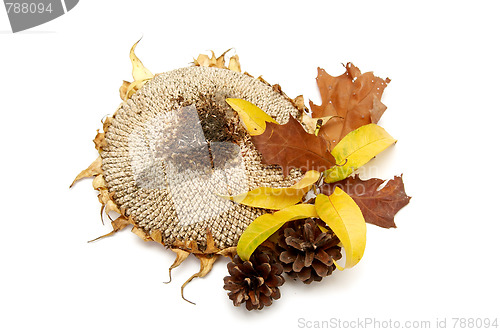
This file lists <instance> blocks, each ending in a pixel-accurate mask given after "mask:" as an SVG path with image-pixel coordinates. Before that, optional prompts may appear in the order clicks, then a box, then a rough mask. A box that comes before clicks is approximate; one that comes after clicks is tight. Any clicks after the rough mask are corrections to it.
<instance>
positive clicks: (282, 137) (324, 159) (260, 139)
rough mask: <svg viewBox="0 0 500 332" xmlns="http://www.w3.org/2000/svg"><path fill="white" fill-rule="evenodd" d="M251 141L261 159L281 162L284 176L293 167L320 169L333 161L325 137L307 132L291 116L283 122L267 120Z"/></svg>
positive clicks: (269, 161) (269, 163) (267, 161)
mask: <svg viewBox="0 0 500 332" xmlns="http://www.w3.org/2000/svg"><path fill="white" fill-rule="evenodd" d="M252 142H253V143H254V144H255V146H256V147H257V149H258V150H259V152H260V153H261V154H262V162H263V163H265V164H267V165H280V166H281V167H282V169H283V174H284V175H285V176H288V174H289V173H290V171H291V170H292V169H293V168H298V169H300V170H302V171H303V172H307V171H309V170H316V171H319V172H323V171H325V170H327V169H329V168H332V167H333V166H334V165H335V164H336V162H335V158H334V157H333V156H332V154H331V153H330V152H329V151H328V144H327V142H326V141H325V139H324V138H322V137H318V136H315V135H313V134H308V133H307V132H306V131H305V130H304V128H302V125H301V124H300V123H299V122H298V121H297V120H295V118H294V117H293V116H290V118H289V120H288V122H287V123H286V124H284V125H279V124H275V123H268V124H267V126H266V130H265V131H264V133H263V134H262V135H257V136H252Z"/></svg>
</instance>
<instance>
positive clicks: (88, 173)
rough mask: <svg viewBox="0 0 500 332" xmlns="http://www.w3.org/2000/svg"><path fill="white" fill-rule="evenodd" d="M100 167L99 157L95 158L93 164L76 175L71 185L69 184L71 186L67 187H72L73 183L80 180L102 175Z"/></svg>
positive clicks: (100, 160)
mask: <svg viewBox="0 0 500 332" xmlns="http://www.w3.org/2000/svg"><path fill="white" fill-rule="evenodd" d="M101 167H102V159H101V156H99V157H97V159H96V160H94V162H93V163H92V164H90V166H89V167H87V168H86V169H84V170H83V171H81V172H80V174H78V175H77V176H76V178H75V179H74V180H73V183H71V185H70V186H69V187H70V188H71V187H73V186H74V185H75V183H76V182H77V181H79V180H81V179H84V178H90V177H93V176H96V175H99V174H102V168H101Z"/></svg>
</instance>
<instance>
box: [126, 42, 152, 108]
mask: <svg viewBox="0 0 500 332" xmlns="http://www.w3.org/2000/svg"><path fill="white" fill-rule="evenodd" d="M140 41H141V40H140V39H139V40H138V41H137V42H136V43H135V44H134V45H133V46H132V48H131V49H130V61H131V62H132V77H133V78H134V81H133V82H132V83H131V82H128V81H123V84H122V85H121V87H120V98H121V99H122V100H127V99H128V98H130V97H131V96H132V95H133V94H134V93H136V92H137V90H139V89H140V88H141V87H142V86H143V85H144V83H146V82H147V81H149V80H151V79H152V78H153V77H154V75H153V73H151V72H150V71H149V69H147V68H146V67H144V65H143V64H142V61H141V60H139V58H138V57H137V55H135V47H136V46H137V44H138V43H139V42H140Z"/></svg>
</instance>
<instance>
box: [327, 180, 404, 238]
mask: <svg viewBox="0 0 500 332" xmlns="http://www.w3.org/2000/svg"><path fill="white" fill-rule="evenodd" d="M384 182H385V181H384V180H381V179H375V178H374V179H369V180H367V181H363V180H361V179H360V178H359V176H358V175H357V174H356V175H355V176H354V177H348V178H347V179H345V180H342V181H339V182H335V183H330V184H324V185H323V186H321V187H320V192H321V193H323V194H325V195H331V194H332V193H333V192H334V190H335V188H336V187H340V189H342V190H343V191H345V192H346V193H347V194H348V195H349V196H351V197H352V199H353V200H354V201H355V202H356V203H357V204H358V206H359V208H360V209H361V212H362V213H363V216H364V217H365V221H366V222H368V223H370V224H373V225H377V226H380V227H383V228H391V227H396V224H395V223H394V215H395V214H396V213H398V211H399V210H401V208H403V207H404V206H405V205H406V204H408V203H409V202H410V198H411V197H409V196H407V195H406V192H405V187H404V184H403V178H402V176H395V177H394V179H392V180H389V181H388V182H387V184H386V185H385V186H384V187H383V188H382V189H380V190H378V188H379V187H380V185H381V184H382V183H384Z"/></svg>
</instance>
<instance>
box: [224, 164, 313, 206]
mask: <svg viewBox="0 0 500 332" xmlns="http://www.w3.org/2000/svg"><path fill="white" fill-rule="evenodd" d="M320 175H321V174H320V173H319V172H317V171H308V172H307V173H306V174H305V175H304V177H303V178H302V179H301V180H300V181H299V182H297V183H296V184H294V185H293V186H291V187H288V188H270V187H259V188H256V189H254V190H251V191H249V192H247V193H243V194H240V195H237V196H221V197H223V198H225V199H229V200H231V201H234V202H236V203H239V204H244V205H248V206H253V207H259V208H263V209H269V210H280V209H283V208H286V207H288V206H291V205H294V204H296V203H298V202H299V201H300V200H301V199H302V197H304V195H305V194H306V193H307V192H308V191H309V190H310V189H311V187H312V186H313V185H314V183H316V181H318V179H319V177H320Z"/></svg>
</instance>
